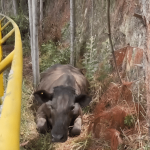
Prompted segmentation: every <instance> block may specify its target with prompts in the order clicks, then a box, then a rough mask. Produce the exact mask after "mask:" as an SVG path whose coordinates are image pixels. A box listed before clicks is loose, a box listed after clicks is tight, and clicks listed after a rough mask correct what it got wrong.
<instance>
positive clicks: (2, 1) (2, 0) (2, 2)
mask: <svg viewBox="0 0 150 150" xmlns="http://www.w3.org/2000/svg"><path fill="white" fill-rule="evenodd" d="M1 8H2V13H3V14H5V13H4V0H1Z"/></svg>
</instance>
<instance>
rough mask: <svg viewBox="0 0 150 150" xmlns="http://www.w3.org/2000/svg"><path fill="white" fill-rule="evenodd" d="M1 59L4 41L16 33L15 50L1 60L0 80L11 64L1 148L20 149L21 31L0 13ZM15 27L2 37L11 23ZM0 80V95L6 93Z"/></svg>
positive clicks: (0, 132) (0, 123) (0, 127)
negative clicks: (2, 33) (4, 21)
mask: <svg viewBox="0 0 150 150" xmlns="http://www.w3.org/2000/svg"><path fill="white" fill-rule="evenodd" d="M0 16H2V17H3V18H2V19H1V20H0V61H1V58H2V46H1V45H2V43H4V42H5V41H6V40H7V39H8V38H9V37H10V36H11V35H12V34H13V33H15V46H14V50H13V51H12V52H11V53H10V54H9V55H8V56H7V57H6V58H5V59H4V60H2V61H1V62H0V73H1V75H0V78H1V79H0V81H1V82H2V72H3V71H4V70H5V69H6V68H7V67H8V66H10V65H11V69H10V73H9V78H8V84H7V88H6V96H5V99H4V103H3V109H2V114H1V117H0V150H19V149H20V146H19V140H20V118H21V95H22V42H21V36H20V31H19V28H18V26H17V25H16V23H15V22H14V21H13V20H12V19H10V18H9V17H7V16H4V15H2V14H0ZM4 19H7V20H8V22H7V23H6V24H5V25H4V26H3V27H1V22H2V21H3V20H4ZM10 23H11V24H12V25H13V29H12V30H11V31H10V32H9V33H8V34H7V35H5V36H4V37H3V38H2V37H1V31H2V30H4V29H5V27H6V26H8V25H9V24H10ZM1 82H0V94H1V95H0V97H1V96H2V95H3V94H4V90H3V83H1Z"/></svg>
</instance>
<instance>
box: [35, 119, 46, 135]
mask: <svg viewBox="0 0 150 150" xmlns="http://www.w3.org/2000/svg"><path fill="white" fill-rule="evenodd" d="M37 130H38V132H39V133H42V134H45V133H46V132H47V122H46V119H44V118H40V119H38V123H37Z"/></svg>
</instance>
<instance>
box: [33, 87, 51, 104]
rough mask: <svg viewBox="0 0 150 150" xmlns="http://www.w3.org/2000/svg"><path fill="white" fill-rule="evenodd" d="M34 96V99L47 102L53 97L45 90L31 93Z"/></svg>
mask: <svg viewBox="0 0 150 150" xmlns="http://www.w3.org/2000/svg"><path fill="white" fill-rule="evenodd" d="M33 95H34V96H35V99H36V100H37V101H38V102H39V103H43V102H44V103H45V102H48V101H49V100H52V98H53V94H51V93H48V92H47V91H45V90H39V91H36V92H34V94H33Z"/></svg>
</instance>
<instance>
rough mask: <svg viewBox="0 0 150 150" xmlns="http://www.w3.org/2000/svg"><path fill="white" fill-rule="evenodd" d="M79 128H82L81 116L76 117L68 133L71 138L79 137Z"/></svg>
mask: <svg viewBox="0 0 150 150" xmlns="http://www.w3.org/2000/svg"><path fill="white" fill-rule="evenodd" d="M81 126H82V118H81V116H78V117H77V118H76V119H75V121H74V125H73V128H72V129H71V132H70V133H71V136H76V135H80V133H81Z"/></svg>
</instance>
